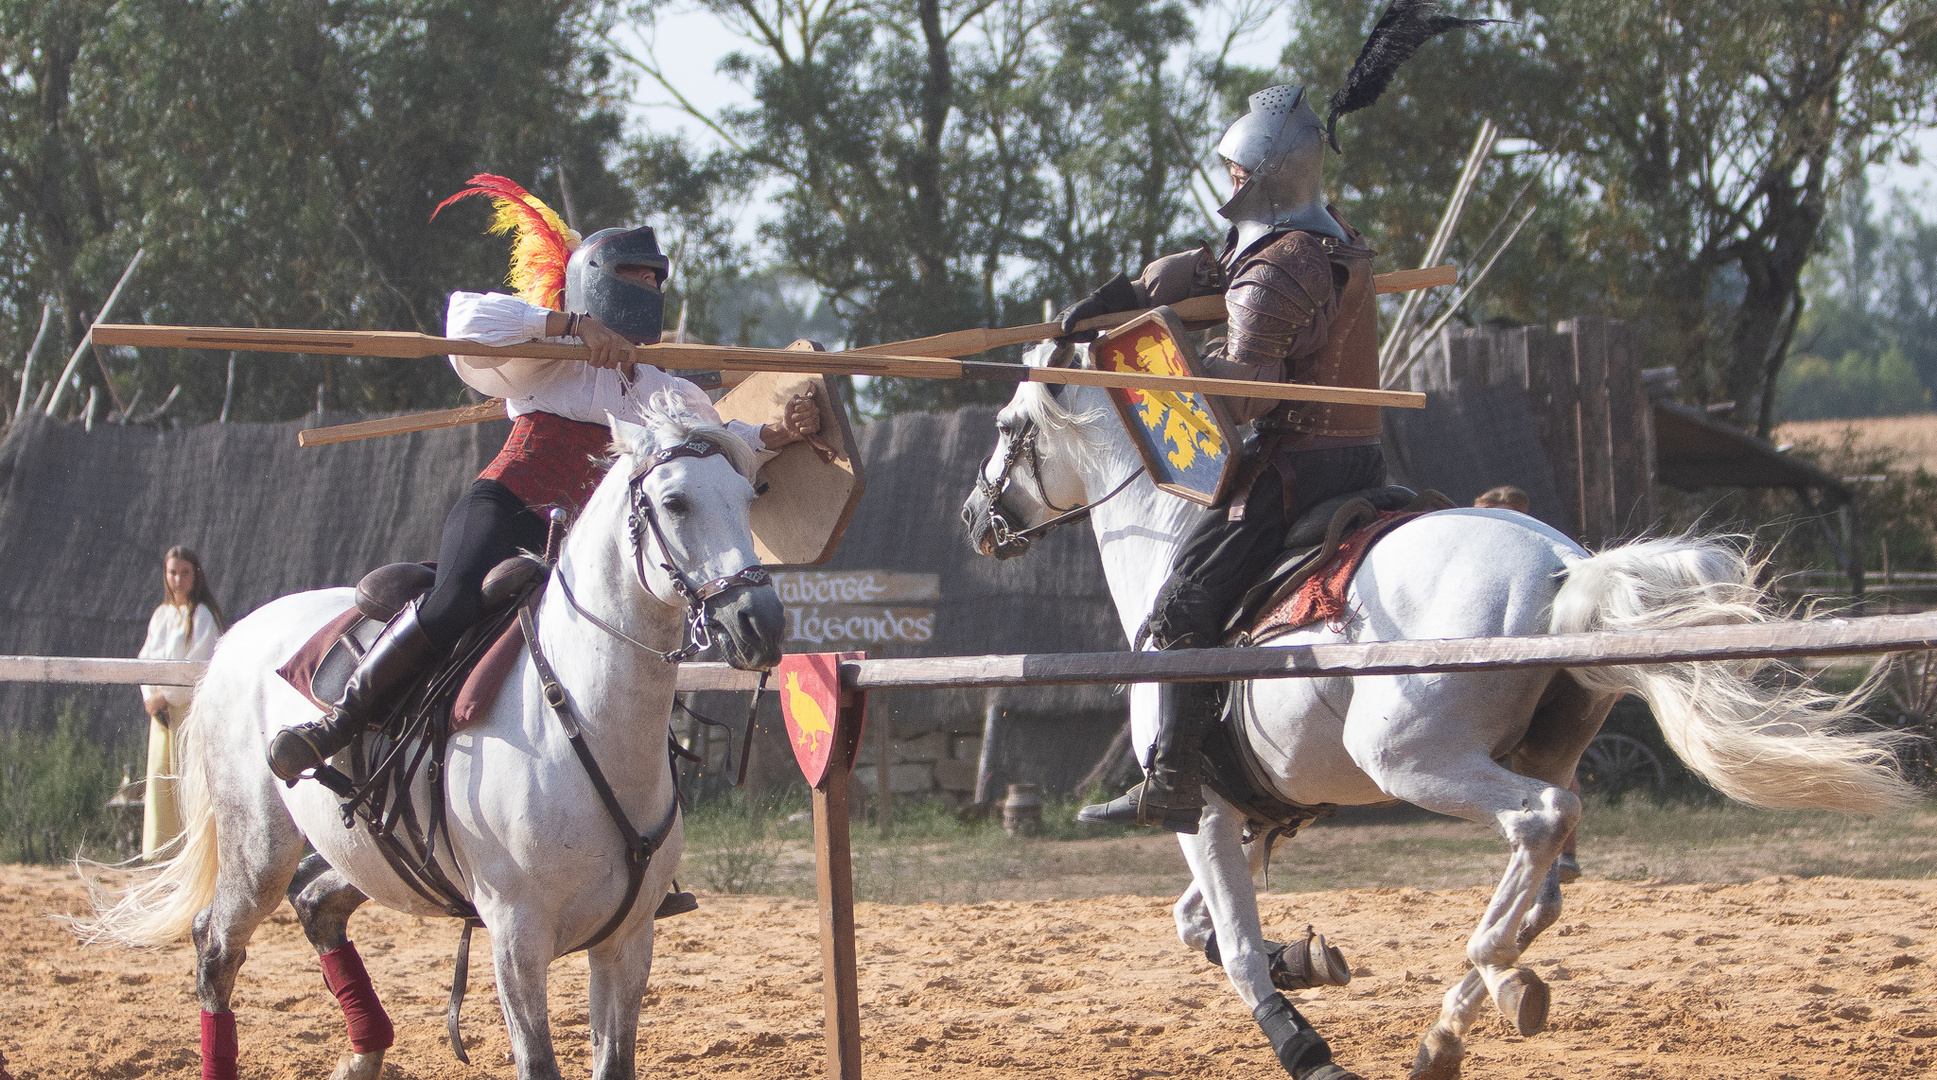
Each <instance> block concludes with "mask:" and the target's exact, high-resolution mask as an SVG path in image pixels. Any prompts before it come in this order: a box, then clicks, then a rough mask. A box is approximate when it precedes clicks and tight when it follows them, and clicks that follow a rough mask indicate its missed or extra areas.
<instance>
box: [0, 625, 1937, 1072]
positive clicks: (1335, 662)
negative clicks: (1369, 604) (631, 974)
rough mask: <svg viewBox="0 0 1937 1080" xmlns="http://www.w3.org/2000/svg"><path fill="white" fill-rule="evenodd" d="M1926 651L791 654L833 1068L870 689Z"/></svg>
mask: <svg viewBox="0 0 1937 1080" xmlns="http://www.w3.org/2000/svg"><path fill="white" fill-rule="evenodd" d="M1922 649H1937V613H1932V614H1918V615H1876V616H1867V617H1859V618H1845V619H1835V618H1830V619H1811V620H1807V621H1799V622H1789V621H1783V620H1771V621H1769V622H1764V623H1747V624H1737V625H1732V626H1699V627H1688V628H1686V629H1681V630H1672V631H1667V632H1663V633H1647V634H1632V633H1630V634H1622V633H1591V634H1551V635H1547V636H1542V637H1505V638H1457V639H1444V640H1437V641H1384V642H1373V643H1371V644H1364V645H1354V644H1325V645H1292V646H1280V647H1275V648H1274V647H1261V648H1251V649H1199V650H1190V651H1183V652H1165V653H1157V652H1109V653H1031V654H1024V655H1018V656H942V657H922V658H908V659H892V660H867V659H862V658H861V654H858V653H819V654H806V655H802V654H792V655H789V656H787V657H786V658H784V659H783V660H782V661H781V671H782V672H783V673H786V675H787V678H788V686H789V692H788V693H787V694H785V695H783V697H782V712H783V714H784V718H785V720H786V722H787V727H788V735H789V738H788V741H789V742H790V743H791V744H793V750H794V755H795V757H796V758H797V759H798V760H799V762H800V765H801V771H802V773H803V774H804V776H805V777H806V779H807V782H808V784H809V786H810V787H811V788H812V789H813V794H812V800H813V807H814V866H815V878H816V884H817V886H818V891H819V893H820V929H821V932H820V945H821V971H822V997H823V998H824V1005H825V1011H826V1021H825V1028H824V1030H825V1032H826V1038H827V1076H828V1078H829V1080H860V1077H861V1008H860V971H859V958H858V956H857V953H856V948H855V938H854V873H853V854H852V851H851V849H850V846H849V827H848V826H849V823H848V782H849V774H850V773H851V771H852V770H853V767H854V751H855V750H856V749H857V748H858V746H859V744H860V738H861V732H862V728H863V727H864V725H865V716H866V702H867V692H868V691H869V690H889V689H894V690H914V689H927V688H936V687H977V686H982V687H999V686H1067V685H1073V684H1082V683H1135V682H1223V681H1229V680H1233V679H1299V678H1319V677H1338V676H1349V675H1399V674H1425V673H1431V672H1458V671H1484V670H1488V669H1493V668H1516V667H1590V666H1607V665H1613V664H1663V663H1676V662H1683V661H1691V660H1749V659H1777V658H1782V657H1795V656H1847V655H1853V654H1854V655H1861V654H1865V653H1888V652H1905V651H1912V650H1922ZM207 667H208V665H207V664H204V663H200V662H196V661H189V660H121V659H95V658H86V657H59V656H0V681H14V682H70V683H149V684H157V685H159V684H172V685H192V684H193V683H194V682H195V681H196V680H197V679H199V678H200V677H201V676H202V673H203V672H204V671H206V670H207ZM757 679H758V676H757V675H755V674H754V673H752V672H745V671H735V670H733V669H732V668H729V667H727V666H726V665H725V664H716V663H708V664H682V665H681V666H680V669H679V680H678V684H677V685H678V688H679V689H680V690H752V689H755V688H756V686H757ZM803 680H804V681H805V682H807V683H809V684H812V685H811V687H810V688H809V689H807V690H804V691H803V690H802V689H801V687H800V685H799V684H800V682H801V681H803ZM796 698H799V699H802V700H801V701H796V700H794V699H796ZM810 698H811V700H807V699H810ZM810 733H811V734H812V740H811V750H809V749H805V748H807V747H809V746H810V740H809V738H808V736H809V734H810ZM823 735H824V736H825V738H824V739H823V737H822V736H823Z"/></svg>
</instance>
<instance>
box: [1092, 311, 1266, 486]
mask: <svg viewBox="0 0 1937 1080" xmlns="http://www.w3.org/2000/svg"><path fill="white" fill-rule="evenodd" d="M1090 361H1091V362H1092V363H1093V364H1095V365H1096V368H1097V370H1099V371H1125V372H1146V373H1149V374H1155V375H1185V376H1196V377H1201V376H1202V375H1203V374H1204V372H1203V370H1202V368H1201V366H1200V365H1199V364H1198V361H1197V350H1196V349H1194V348H1192V347H1191V343H1190V338H1189V337H1188V336H1187V334H1186V332H1185V330H1184V324H1183V323H1182V322H1181V321H1179V320H1178V318H1177V314H1176V313H1175V312H1173V311H1171V310H1170V309H1169V308H1167V307H1160V308H1157V309H1155V310H1153V311H1150V312H1148V313H1146V314H1144V315H1140V316H1138V317H1137V318H1134V319H1132V320H1130V321H1129V322H1127V323H1124V324H1123V325H1122V326H1119V327H1117V328H1116V329H1114V330H1111V331H1109V332H1108V333H1106V334H1104V335H1103V336H1101V337H1099V338H1097V339H1096V341H1094V342H1093V343H1091V345H1090ZM1109 395H1110V400H1111V401H1112V402H1114V403H1115V404H1116V411H1117V415H1118V416H1120V417H1122V419H1123V426H1124V428H1126V429H1127V430H1128V431H1129V433H1130V440H1131V441H1132V442H1133V443H1135V444H1136V447H1137V453H1138V455H1139V456H1141V457H1142V458H1143V466H1144V468H1146V469H1148V470H1149V471H1150V478H1151V480H1153V481H1155V482H1156V484H1157V486H1158V487H1160V488H1163V489H1164V490H1165V491H1168V492H1170V493H1171V494H1173V495H1179V496H1182V497H1183V498H1186V499H1189V500H1190V501H1191V502H1194V503H1197V504H1199V505H1202V506H1211V505H1213V504H1215V503H1216V502H1218V500H1220V499H1222V498H1223V497H1224V495H1225V494H1226V489H1227V488H1228V487H1229V486H1230V484H1231V479H1232V476H1233V475H1234V474H1235V473H1236V471H1237V467H1238V456H1239V451H1240V449H1241V448H1242V442H1241V440H1240V439H1239V438H1238V436H1237V431H1236V428H1235V427H1233V425H1232V424H1231V422H1230V420H1229V418H1228V417H1227V416H1226V414H1225V412H1224V406H1223V403H1222V402H1221V401H1219V400H1218V399H1217V398H1214V397H1211V396H1209V395H1206V394H1196V393H1179V392H1177V391H1174V390H1124V389H1115V388H1112V389H1111V390H1110V391H1109Z"/></svg>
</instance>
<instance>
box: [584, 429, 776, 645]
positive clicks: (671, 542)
mask: <svg viewBox="0 0 1937 1080" xmlns="http://www.w3.org/2000/svg"><path fill="white" fill-rule="evenodd" d="M612 437H613V441H614V442H615V444H616V445H617V447H618V450H619V460H618V462H617V463H616V464H615V465H614V466H613V471H614V472H616V473H620V474H622V475H624V476H625V477H626V478H627V482H626V504H627V513H628V526H629V527H628V529H627V533H628V534H629V535H628V540H629V542H630V549H629V550H628V551H627V552H626V553H625V557H626V560H627V561H628V562H629V563H630V564H632V566H633V567H634V568H635V574H636V576H637V578H638V580H639V582H640V584H641V585H643V586H644V587H645V589H646V591H647V592H649V593H651V594H652V595H653V596H654V597H656V598H657V599H658V600H660V601H661V602H662V603H665V604H667V605H669V606H671V607H674V608H684V609H687V610H688V611H689V612H690V613H691V617H692V618H693V619H694V620H695V623H696V625H695V626H694V627H693V633H695V634H696V635H697V636H698V638H699V639H700V640H701V641H704V640H706V639H711V640H715V641H718V642H719V643H720V645H721V647H722V649H723V650H724V651H725V654H726V660H727V662H728V663H730V664H732V665H733V666H734V667H736V668H741V669H745V670H755V669H765V668H770V667H772V666H774V665H775V664H776V663H779V661H780V645H781V641H782V640H783V637H784V633H785V622H786V611H785V609H784V608H783V607H782V606H781V603H780V596H779V594H777V593H776V592H775V591H774V587H773V582H772V580H771V579H770V578H769V577H768V576H767V572H766V570H765V569H764V568H763V567H761V565H760V559H759V556H758V555H756V554H755V553H754V548H753V528H752V525H751V523H750V517H749V508H750V507H751V506H752V503H753V495H754V491H753V482H752V476H753V471H754V467H755V460H754V455H753V450H752V448H751V447H749V446H747V444H746V443H745V442H744V441H743V440H741V439H740V438H739V437H738V436H736V435H734V434H733V433H732V432H730V431H728V430H727V429H725V428H723V427H721V426H719V425H718V424H716V423H713V422H712V421H710V420H708V419H706V418H703V417H701V416H699V415H698V414H697V413H695V412H694V411H693V410H692V409H691V408H690V407H688V406H687V404H686V402H685V401H684V400H683V399H681V398H680V397H678V396H677V395H674V394H670V393H664V392H662V393H659V394H655V395H653V399H652V402H651V404H650V406H649V408H648V410H647V414H646V423H645V424H643V425H639V424H630V423H627V422H625V421H623V420H617V419H614V420H613V421H612Z"/></svg>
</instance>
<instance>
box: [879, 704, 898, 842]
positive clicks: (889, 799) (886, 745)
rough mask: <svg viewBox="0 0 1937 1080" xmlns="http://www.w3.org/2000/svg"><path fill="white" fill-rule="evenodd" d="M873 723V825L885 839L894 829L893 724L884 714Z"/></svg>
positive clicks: (892, 833)
mask: <svg viewBox="0 0 1937 1080" xmlns="http://www.w3.org/2000/svg"><path fill="white" fill-rule="evenodd" d="M874 723H875V728H874V826H875V828H877V829H880V830H881V839H883V840H886V839H888V838H889V837H890V836H893V835H894V831H895V784H894V767H893V760H894V758H893V754H894V741H895V740H894V725H893V724H890V723H888V718H887V717H885V716H879V717H876V718H875V721H874Z"/></svg>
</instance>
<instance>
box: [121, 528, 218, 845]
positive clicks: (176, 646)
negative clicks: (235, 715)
mask: <svg viewBox="0 0 1937 1080" xmlns="http://www.w3.org/2000/svg"><path fill="white" fill-rule="evenodd" d="M226 629H228V621H227V620H226V619H224V618H223V617H222V605H221V604H218V603H216V601H215V593H214V592H213V591H212V590H211V589H210V588H209V584H208V576H207V575H206V574H204V573H203V572H202V560H201V558H200V556H198V555H196V554H195V553H194V552H193V551H190V550H189V549H187V548H185V547H182V546H180V545H176V546H175V547H172V548H169V549H168V554H167V555H166V556H164V557H163V560H162V603H161V606H160V607H158V608H156V609H155V613H154V615H153V616H151V617H150V618H149V619H148V640H147V641H146V642H144V643H142V646H141V653H140V656H141V659H143V660H207V659H208V658H209V656H210V655H211V654H212V653H214V652H215V639H216V638H217V637H219V636H221V633H222V631H224V630H226ZM194 694H195V691H194V688H193V687H188V686H146V685H144V686H142V688H141V702H142V706H143V707H144V708H146V709H147V711H148V784H147V787H146V789H145V791H146V794H145V795H144V796H143V797H142V803H143V812H142V821H141V857H142V858H143V859H147V860H150V861H152V860H154V859H157V858H160V857H161V856H162V849H163V848H165V847H167V846H168V845H169V844H171V843H173V842H174V840H175V838H176V837H177V836H180V835H181V832H182V819H181V813H180V812H179V811H178V810H177V809H176V806H175V776H176V765H177V763H176V760H175V730H176V725H178V724H180V723H181V721H182V717H184V716H186V715H188V705H189V702H190V701H191V700H192V699H193V698H194Z"/></svg>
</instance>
